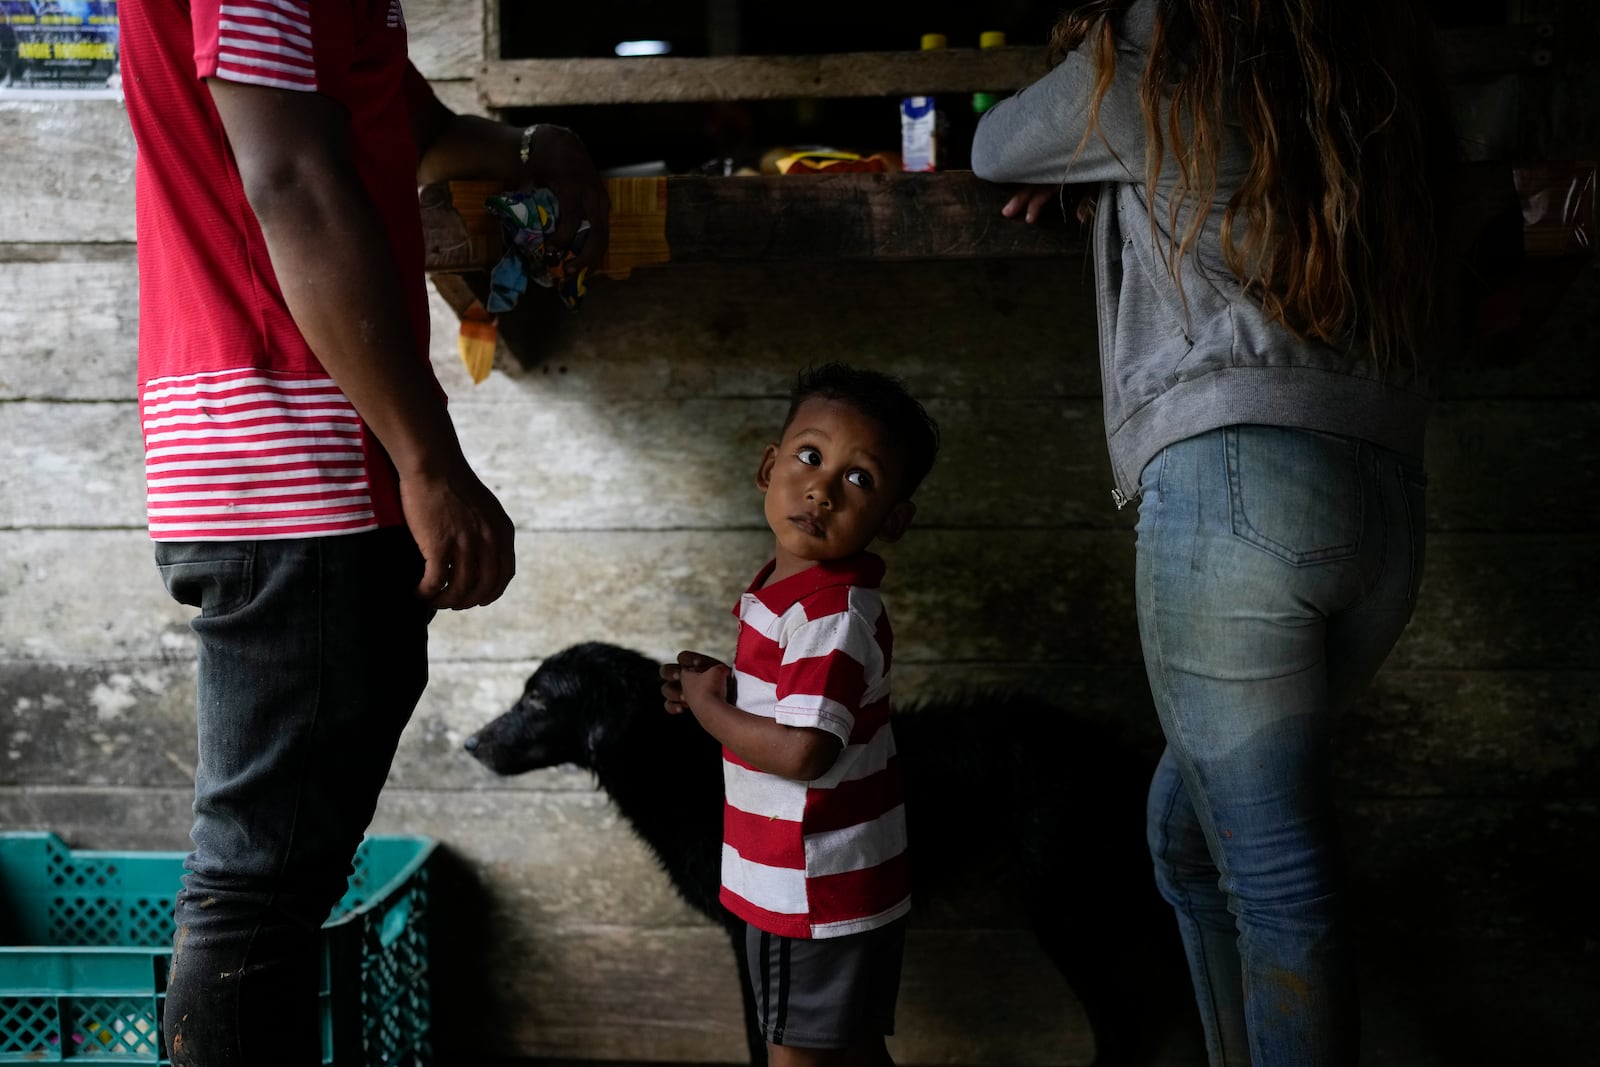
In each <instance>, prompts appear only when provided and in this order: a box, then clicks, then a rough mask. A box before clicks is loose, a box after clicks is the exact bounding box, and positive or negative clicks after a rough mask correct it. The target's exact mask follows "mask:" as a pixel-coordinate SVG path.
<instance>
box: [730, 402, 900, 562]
mask: <svg viewBox="0 0 1600 1067" xmlns="http://www.w3.org/2000/svg"><path fill="white" fill-rule="evenodd" d="M903 466H904V463H903V459H902V457H901V454H900V451H899V449H898V448H897V447H895V444H894V442H892V441H891V440H889V438H888V434H887V433H885V431H884V429H883V427H881V426H879V425H878V423H877V422H876V421H875V420H873V419H871V418H869V417H867V416H866V415H864V414H862V413H861V412H860V411H858V410H856V409H855V408H854V407H852V406H850V405H849V404H847V403H845V402H844V401H841V400H833V399H829V398H826V397H812V398H810V399H808V400H805V401H803V402H802V403H801V405H800V407H799V409H798V410H797V411H796V412H795V414H794V419H793V420H791V421H790V423H789V426H788V428H787V429H786V430H784V433H783V440H782V441H780V442H779V443H777V444H775V445H768V446H767V450H766V452H765V453H764V454H763V455H762V457H761V466H760V467H759V468H757V470H756V485H757V486H758V487H760V489H761V491H762V492H763V493H765V494H766V514H767V525H768V526H770V527H772V532H773V533H774V534H775V535H776V536H777V539H778V545H777V561H778V566H777V570H776V571H774V573H773V576H772V580H780V579H783V578H787V577H788V576H789V575H791V574H795V573H797V572H799V571H802V570H804V569H805V568H807V567H809V566H811V565H812V564H814V563H820V562H822V561H823V560H831V559H844V558H845V557H846V556H852V555H854V554H856V553H857V552H860V551H861V550H862V549H864V548H866V547H867V546H868V545H869V544H871V543H872V542H873V540H874V539H882V540H885V541H893V540H895V539H897V538H898V537H899V536H900V535H901V534H902V533H904V532H905V529H906V526H907V525H908V524H909V523H910V522H911V516H912V514H913V513H914V512H915V511H916V507H915V505H913V504H912V503H911V501H909V500H906V499H903V486H904V474H903V472H902V467H903Z"/></svg>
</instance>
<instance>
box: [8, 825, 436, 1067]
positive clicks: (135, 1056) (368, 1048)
mask: <svg viewBox="0 0 1600 1067" xmlns="http://www.w3.org/2000/svg"><path fill="white" fill-rule="evenodd" d="M434 847H435V842H434V841H433V840H432V839H430V838H426V837H405V836H378V835H374V836H371V837H368V838H367V839H366V840H365V841H363V842H362V843H361V848H360V850H359V851H358V852H357V854H356V859H355V873H354V874H352V875H351V876H350V887H349V889H348V890H347V891H346V893H345V895H344V898H343V899H342V900H341V901H340V902H339V904H338V906H337V907H335V909H334V912H333V915H332V917H331V918H329V920H328V921H327V923H326V924H324V926H323V928H322V944H323V952H322V986H321V992H320V994H319V996H320V1000H321V1011H322V1062H323V1063H324V1064H331V1065H333V1067H430V1065H431V1064H432V1062H433V1053H432V1045H431V1040H430V1039H431V1034H430V1021H431V1019H430V1016H431V1012H430V1008H431V997H430V988H429V983H430V981H431V977H432V976H431V974H430V971H429V967H428V874H429V866H430V862H429V861H430V859H431V857H432V855H433V851H434ZM184 855H185V854H184V853H182V852H89V851H74V850H72V849H69V848H67V847H66V845H65V844H63V843H62V841H61V839H60V838H58V837H56V836H55V835H54V834H51V833H0V1063H62V1062H81V1063H84V1064H85V1065H87V1064H91V1063H102V1064H108V1065H110V1064H170V1063H171V1060H169V1059H168V1058H167V1055H166V1050H165V1048H164V1047H163V1042H162V1040H161V1013H162V1008H163V1006H164V1004H165V1000H166V983H167V968H168V964H169V962H170V961H171V958H172V901H173V897H174V896H175V895H176V894H177V892H178V889H179V888H180V880H181V879H182V877H183V860H184Z"/></svg>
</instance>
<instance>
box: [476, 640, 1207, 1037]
mask: <svg viewBox="0 0 1600 1067" xmlns="http://www.w3.org/2000/svg"><path fill="white" fill-rule="evenodd" d="M658 669H659V668H658V665H657V664H656V663H655V662H654V661H653V660H650V659H648V658H647V657H645V656H642V655H640V654H638V653H636V652H631V651H629V650H627V649H623V648H618V647H617V646H615V645H607V644H600V643H589V644H581V645H574V646H573V647H571V648H568V649H566V650H564V651H562V652H558V653H556V654H555V655H553V656H551V657H549V658H548V659H547V660H545V661H544V663H543V664H542V665H541V666H540V667H539V669H538V670H537V671H536V672H534V674H533V676H532V677H530V678H529V679H528V683H527V686H526V688H525V690H524V692H523V694H522V698H521V699H520V700H518V701H517V703H516V704H515V705H514V706H513V707H512V708H511V709H510V710H509V711H507V712H506V713H505V714H503V715H501V716H500V717H499V718H497V719H495V720H494V721H493V722H490V723H489V724H488V725H487V726H485V727H484V728H483V729H482V730H480V731H478V733H477V734H475V735H474V736H472V737H471V738H469V739H468V740H467V743H466V744H467V748H468V750H469V751H471V753H472V754H473V756H475V757H476V758H477V759H478V760H479V761H480V762H482V763H483V764H484V766H486V767H488V768H489V769H490V770H492V771H494V772H495V773H497V774H502V775H509V774H521V773H523V772H525V771H531V770H535V769H537V768H541V767H551V766H555V765H557V764H563V763H572V764H577V765H578V766H581V767H586V768H588V769H589V770H591V771H593V772H594V774H595V777H596V778H597V779H598V781H599V784H600V786H601V788H603V789H604V790H605V791H606V792H607V793H609V794H610V795H611V798H612V800H613V801H615V803H616V805H617V807H618V808H619V809H620V810H621V812H622V814H623V815H624V816H625V817H626V818H627V819H628V821H629V822H630V823H631V824H632V826H633V828H634V830H635V831H636V832H637V833H638V834H639V836H640V837H641V838H642V839H643V840H644V842H645V844H647V845H648V846H649V847H650V848H651V849H652V850H653V851H654V852H655V854H656V856H657V857H658V858H659V860H660V862H661V865H662V867H664V868H665V869H666V872H667V874H668V876H669V877H670V878H671V879H672V884H673V885H674V886H675V887H676V889H677V891H678V892H679V893H680V894H681V895H682V897H683V899H684V900H685V901H687V902H688V903H689V904H690V905H691V906H692V907H694V908H695V909H697V910H699V911H700V912H702V913H704V914H705V915H707V916H709V917H710V918H711V919H713V920H714V921H716V922H718V923H720V924H722V925H723V926H724V927H726V928H727V929H728V931H729V935H730V937H731V939H732V942H733V946H734V955H735V957H736V958H737V960H738V961H739V965H740V973H741V986H742V987H743V988H744V990H745V993H746V1004H745V1010H746V1014H745V1018H746V1022H747V1024H748V1026H749V1027H750V1029H749V1030H748V1036H749V1037H750V1041H751V1056H752V1059H753V1060H754V1061H763V1060H764V1059H765V1048H764V1046H763V1045H762V1043H761V1040H760V1038H759V1035H758V1034H756V1032H755V1031H754V1029H753V1022H752V1008H753V1005H752V1003H751V997H750V992H749V990H750V986H749V983H748V981H744V980H743V979H744V978H745V963H744V959H745V957H744V952H743V926H742V924H741V923H739V921H738V920H736V919H734V918H733V917H732V916H730V915H729V914H728V913H727V911H726V910H725V909H724V908H723V907H722V906H721V904H720V903H719V902H718V900H717V893H718V888H719V882H720V864H721V842H722V806H723V802H722V771H721V758H722V757H721V747H720V746H719V745H718V743H717V742H716V741H715V740H714V739H712V738H711V737H710V736H709V735H707V734H706V733H705V731H703V730H701V729H700V727H699V725H698V724H697V723H696V722H695V721H694V717H693V716H691V715H687V714H684V715H669V714H667V713H666V711H665V710H663V708H662V698H661V681H660V678H659V676H658V673H657V672H658ZM894 722H895V726H894V729H895V739H896V743H897V746H898V748H899V751H900V760H901V766H902V770H903V773H904V775H905V780H906V813H907V833H908V835H909V838H910V842H909V846H908V851H909V854H910V859H911V864H912V894H913V901H914V902H920V903H922V904H926V903H927V902H929V901H937V900H938V899H939V898H940V896H941V894H943V893H945V892H946V891H947V890H949V889H951V888H953V883H955V882H957V881H961V880H970V879H973V878H977V879H982V880H983V881H985V882H987V883H988V884H990V885H992V886H995V887H1002V889H1003V891H1005V892H1008V893H1009V892H1014V893H1015V894H1016V903H1017V904H1018V905H1019V906H1020V907H1021V908H1022V909H1024V912H1025V914H1026V915H1027V917H1028V920H1029V922H1030V923H1031V924H1032V927H1033V930H1034V932H1035V933H1036V934H1037V936H1038V938H1039V942H1040V945H1041V946H1042V948H1043V949H1044V951H1045V952H1046V953H1047V954H1048V955H1049V957H1050V959H1051V960H1052V961H1053V962H1054V963H1055V965H1056V966H1057V967H1058V968H1060V970H1061V972H1062V974H1063V975H1064V976H1065V978H1066V979H1067V981H1068V983H1069V984H1070V985H1071V986H1072V988H1073V990H1074V991H1075V992H1076V993H1077V994H1078V997H1079V999H1080V1001H1082V1003H1083V1005H1084V1008H1085V1011H1086V1012H1087V1014H1088V1017H1089V1020H1090V1023H1091V1025H1092V1026H1093V1028H1094V1034H1095V1045H1096V1050H1097V1053H1096V1060H1095V1062H1096V1064H1113V1063H1135V1062H1139V1061H1140V1060H1141V1059H1142V1058H1143V1057H1144V1055H1146V1054H1147V1052H1148V1050H1149V1049H1150V1046H1151V1042H1152V1041H1156V1040H1158V1038H1157V1037H1155V1036H1154V1035H1153V1034H1152V1032H1151V1027H1150V1024H1149V1021H1150V1020H1151V1019H1155V1020H1157V1021H1158V1022H1159V1021H1161V1020H1164V1019H1168V1018H1170V1016H1171V1006H1172V1004H1173V1003H1174V1000H1173V997H1174V993H1175V990H1176V987H1177V986H1178V985H1179V984H1181V983H1179V982H1176V981H1175V976H1177V975H1179V974H1181V967H1182V962H1181V955H1180V954H1179V952H1178V949H1177V948H1176V943H1175V940H1174V939H1173V937H1172V926H1173V922H1172V917H1171V912H1170V911H1168V910H1167V909H1166V908H1165V907H1164V905H1162V904H1161V903H1160V900H1159V898H1158V897H1157V896H1156V893H1155V890H1154V887H1153V882H1152V878H1151V874H1150V860H1149V856H1148V853H1147V852H1146V851H1145V846H1144V830H1143V819H1144V794H1145V790H1146V787H1147V785H1148V782H1149V773H1150V760H1149V758H1148V756H1147V755H1146V754H1143V753H1139V752H1135V751H1133V750H1132V749H1130V748H1129V746H1128V745H1127V744H1126V743H1123V742H1119V741H1117V740H1116V739H1114V738H1113V737H1111V736H1110V735H1109V734H1108V733H1107V732H1105V731H1103V730H1100V729H1097V728H1095V727H1094V726H1093V725H1092V724H1089V723H1086V722H1084V721H1082V720H1081V719H1075V718H1074V717H1073V716H1072V715H1071V714H1070V713H1069V712H1067V711H1065V710H1063V709H1062V708H1060V707H1056V706H1053V705H1050V704H1047V703H1045V702H1043V701H1040V700H1037V699H1034V698H1031V697H1028V696H1022V695H1015V694H1004V695H992V696H989V697H984V698H969V699H960V700H951V701H939V702H930V703H927V704H924V705H922V706H920V707H914V708H913V707H908V708H905V709H903V710H897V712H896V717H895V720H894ZM913 914H914V913H913ZM913 921H914V920H913Z"/></svg>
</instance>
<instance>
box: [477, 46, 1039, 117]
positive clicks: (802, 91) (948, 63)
mask: <svg viewBox="0 0 1600 1067" xmlns="http://www.w3.org/2000/svg"><path fill="white" fill-rule="evenodd" d="M1044 56H1045V53H1044V49H1043V48H985V49H977V48H949V49H942V50H939V51H930V52H835V53H829V54H826V55H815V56H709V57H703V58H699V57H696V58H688V57H677V56H666V57H649V58H636V59H510V60H501V61H499V62H490V63H486V64H484V66H483V69H482V71H481V72H480V73H479V75H478V85H479V88H480V89H481V90H482V92H483V94H484V99H485V101H486V102H487V103H488V104H489V106H490V107H532V106H550V105H555V104H662V103H690V102H696V101H719V100H787V99H793V98H796V97H846V96H907V95H911V94H914V93H927V92H969V93H970V92H977V91H979V90H985V89H992V90H1005V89H1019V88H1021V87H1022V86H1024V85H1027V84H1029V83H1031V82H1033V81H1034V80H1035V79H1037V78H1038V77H1039V76H1040V75H1041V74H1043V73H1044V72H1045V69H1046V67H1045V59H1044Z"/></svg>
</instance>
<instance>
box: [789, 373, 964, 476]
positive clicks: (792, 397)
mask: <svg viewBox="0 0 1600 1067" xmlns="http://www.w3.org/2000/svg"><path fill="white" fill-rule="evenodd" d="M813 397H821V398H823V399H826V400H839V401H843V402H844V403H846V404H849V405H850V406H851V407H853V408H855V409H856V410H857V411H859V412H861V413H862V414H863V415H866V416H867V417H868V418H871V419H873V420H874V421H876V422H877V423H878V425H880V426H882V427H883V428H884V430H886V431H887V432H888V434H889V439H890V440H891V441H892V442H893V443H894V445H895V446H896V447H897V448H899V449H900V457H901V459H902V461H903V467H904V470H903V473H904V474H905V487H904V490H903V493H902V495H903V496H904V497H906V498H908V499H909V498H910V496H911V494H912V493H914V492H916V491H917V486H919V485H921V484H922V479H924V478H926V477H927V476H928V472H929V471H930V470H932V469H933V460H934V457H935V456H937V455H938V454H939V424H938V423H936V422H934V421H933V418H932V417H931V416H929V414H928V413H927V411H926V410H924V409H923V407H922V405H921V404H920V403H919V402H918V401H917V399H916V397H914V396H912V395H911V394H910V393H908V392H906V387H905V386H904V385H903V384H902V383H901V381H900V379H898V378H893V377H890V376H889V375H887V374H882V373H880V372H878V371H875V370H863V369H861V368H859V367H851V366H849V365H847V364H844V363H824V364H823V365H822V366H820V367H808V368H806V369H805V370H803V371H801V372H800V376H799V377H798V378H797V379H796V380H795V383H794V388H793V389H792V390H790V392H789V414H787V415H785V416H784V419H783V430H782V431H780V433H787V432H788V430H789V424H790V423H791V422H793V421H794V415H795V412H797V411H799V410H800V405H801V404H803V403H805V402H806V401H807V400H810V399H812V398H813Z"/></svg>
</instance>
